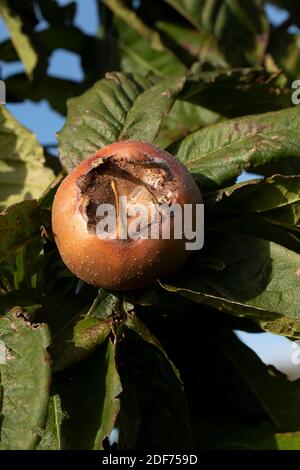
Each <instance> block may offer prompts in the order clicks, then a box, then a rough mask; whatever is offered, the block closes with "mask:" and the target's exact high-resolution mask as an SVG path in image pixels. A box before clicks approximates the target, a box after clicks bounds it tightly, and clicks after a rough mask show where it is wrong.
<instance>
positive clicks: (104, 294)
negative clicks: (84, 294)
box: [88, 288, 122, 320]
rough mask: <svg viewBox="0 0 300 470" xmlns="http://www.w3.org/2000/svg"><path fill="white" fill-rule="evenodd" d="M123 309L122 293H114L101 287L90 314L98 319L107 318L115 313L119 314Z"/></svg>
mask: <svg viewBox="0 0 300 470" xmlns="http://www.w3.org/2000/svg"><path fill="white" fill-rule="evenodd" d="M121 309H122V299H121V297H120V295H119V294H118V293H117V292H115V293H114V292H110V291H107V290H105V289H102V288H101V289H99V292H98V295H97V297H96V298H95V299H94V302H93V304H92V305H91V307H90V309H89V311H88V314H89V315H91V316H92V317H95V318H97V319H98V320H107V319H108V318H109V317H112V316H113V315H118V313H119V312H120V310H121Z"/></svg>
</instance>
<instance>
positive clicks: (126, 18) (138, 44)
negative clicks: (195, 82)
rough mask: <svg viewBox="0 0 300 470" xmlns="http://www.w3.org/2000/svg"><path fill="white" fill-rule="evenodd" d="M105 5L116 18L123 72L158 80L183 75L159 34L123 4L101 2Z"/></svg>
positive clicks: (177, 60)
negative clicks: (146, 73) (155, 77)
mask: <svg viewBox="0 0 300 470" xmlns="http://www.w3.org/2000/svg"><path fill="white" fill-rule="evenodd" d="M104 3H105V4H106V5H107V6H108V7H109V8H110V9H111V10H112V11H113V12H114V14H115V18H114V23H115V25H116V28H117V31H118V42H119V47H120V51H121V64H122V70H124V71H125V72H134V73H136V72H139V73H142V74H143V73H145V71H152V72H154V73H155V74H157V75H158V76H166V75H174V74H175V75H181V74H183V73H184V72H185V71H186V68H185V66H184V65H183V64H182V63H181V62H180V61H179V59H178V58H177V57H176V56H175V55H174V54H173V53H172V52H171V51H170V50H169V49H168V48H167V47H166V46H165V45H164V44H163V42H162V41H161V38H160V35H159V33H158V32H157V31H155V30H154V29H152V28H150V27H149V26H148V25H146V24H145V23H144V22H143V21H142V20H141V18H139V17H138V15H137V14H136V13H135V12H134V11H133V10H130V9H129V8H127V7H126V6H125V4H124V2H123V1H122V0H104Z"/></svg>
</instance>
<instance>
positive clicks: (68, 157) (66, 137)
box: [59, 72, 183, 171]
mask: <svg viewBox="0 0 300 470" xmlns="http://www.w3.org/2000/svg"><path fill="white" fill-rule="evenodd" d="M106 77H107V78H106V79H104V80H101V81H99V82H97V83H96V84H95V85H94V86H93V87H92V88H91V89H90V90H89V91H87V92H86V93H84V94H83V95H82V96H80V97H79V98H73V99H72V100H70V101H69V103H68V109H69V111H68V119H67V122H66V124H65V126H64V128H63V130H62V131H61V132H60V134H59V146H60V157H61V160H62V163H63V165H64V166H65V167H66V168H67V169H68V170H69V171H70V170H72V169H73V168H74V167H75V166H76V165H77V164H78V163H79V162H80V161H82V160H83V159H85V158H86V157H88V156H89V155H91V154H93V153H94V152H96V151H97V150H99V149H100V148H101V147H103V146H104V145H107V144H109V143H113V142H115V141H116V140H118V139H121V138H128V136H130V138H138V139H147V140H150V141H151V140H153V139H154V138H155V137H156V134H157V133H158V131H159V127H160V125H161V121H162V119H163V117H164V116H165V114H166V113H167V112H168V110H169V109H170V107H171V106H172V104H173V102H174V100H175V97H176V94H177V93H178V91H179V90H180V88H181V86H182V85H183V78H175V79H173V80H170V79H169V80H168V81H166V80H163V81H161V82H158V83H157V84H154V85H153V81H152V80H151V79H150V78H143V77H140V76H138V75H125V74H122V73H117V72H114V73H111V74H107V75H106Z"/></svg>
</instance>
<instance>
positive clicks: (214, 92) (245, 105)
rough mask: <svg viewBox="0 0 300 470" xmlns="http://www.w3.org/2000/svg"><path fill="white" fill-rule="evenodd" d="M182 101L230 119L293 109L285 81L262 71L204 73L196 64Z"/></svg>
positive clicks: (247, 69)
mask: <svg viewBox="0 0 300 470" xmlns="http://www.w3.org/2000/svg"><path fill="white" fill-rule="evenodd" d="M179 97H180V99H182V100H185V101H189V102H191V103H194V104H198V105H200V106H203V107H204V108H207V109H210V110H212V111H214V112H217V113H220V114H221V115H222V116H224V117H227V118H235V117H238V116H244V115H246V114H252V113H256V114H257V113H263V112H268V111H278V110H280V109H282V108H288V107H290V106H291V90H290V89H289V88H288V87H287V83H286V79H285V77H284V76H283V75H282V74H280V73H278V72H276V73H272V74H270V73H267V72H266V71H265V70H263V69H259V68H256V69H255V68H252V69H251V68H245V69H228V70H221V71H219V70H218V71H205V72H204V71H203V70H202V68H201V67H199V64H194V66H193V68H192V73H190V75H189V77H188V80H187V81H186V84H185V86H184V88H183V90H182V92H181V93H180V95H179Z"/></svg>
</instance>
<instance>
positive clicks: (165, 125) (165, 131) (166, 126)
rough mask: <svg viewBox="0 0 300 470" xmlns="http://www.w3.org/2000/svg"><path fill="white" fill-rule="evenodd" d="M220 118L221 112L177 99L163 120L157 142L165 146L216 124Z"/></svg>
mask: <svg viewBox="0 0 300 470" xmlns="http://www.w3.org/2000/svg"><path fill="white" fill-rule="evenodd" d="M219 120H220V115H219V114H217V113H214V112H213V111H210V110H209V109H205V108H203V107H201V106H196V105H194V104H192V103H188V102H186V101H181V100H178V99H177V100H176V101H175V103H174V104H173V106H172V108H171V110H170V112H169V113H168V114H167V115H166V116H165V117H164V119H163V121H162V126H161V129H160V131H159V133H158V135H157V137H156V139H155V144H156V145H157V146H158V147H162V148H165V147H167V146H168V145H171V144H172V142H175V141H177V140H179V139H183V138H184V137H185V136H186V135H188V134H189V133H190V132H194V131H196V130H198V129H200V128H202V127H204V126H209V125H212V124H215V123H216V122H218V121H219Z"/></svg>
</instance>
